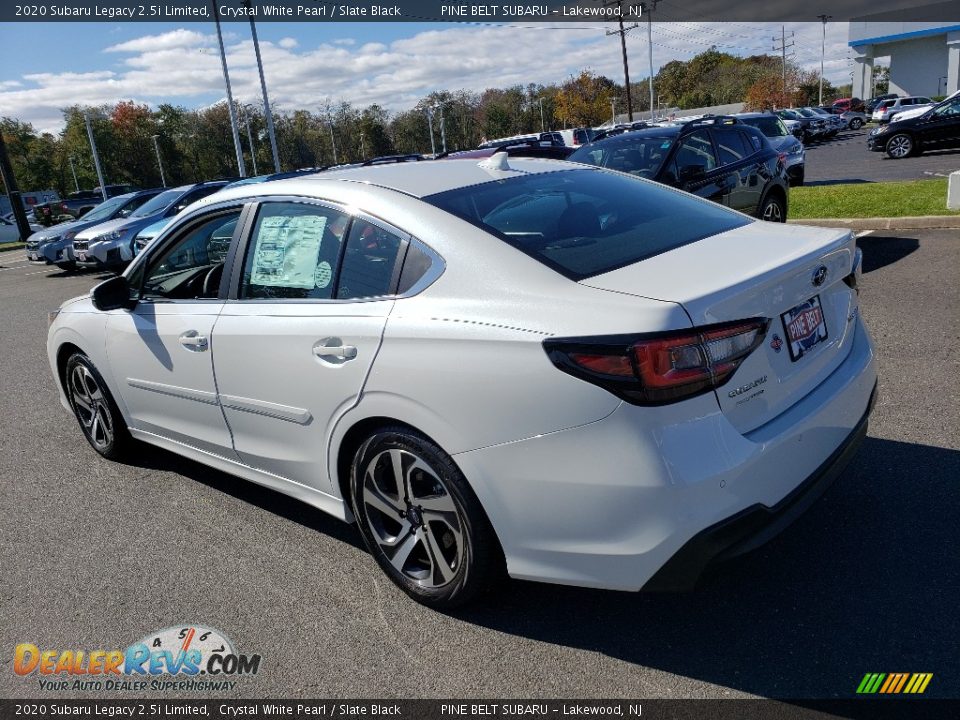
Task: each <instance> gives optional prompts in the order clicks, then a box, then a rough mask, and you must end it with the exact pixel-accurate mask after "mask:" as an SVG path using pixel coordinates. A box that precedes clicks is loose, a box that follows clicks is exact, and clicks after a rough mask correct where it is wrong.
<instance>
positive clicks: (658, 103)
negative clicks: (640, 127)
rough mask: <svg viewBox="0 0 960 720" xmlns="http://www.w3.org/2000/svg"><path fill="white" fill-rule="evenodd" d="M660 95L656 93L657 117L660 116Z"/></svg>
mask: <svg viewBox="0 0 960 720" xmlns="http://www.w3.org/2000/svg"><path fill="white" fill-rule="evenodd" d="M662 97H663V95H661V94H660V93H657V118H659V117H660V98H662Z"/></svg>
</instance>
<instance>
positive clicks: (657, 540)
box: [454, 317, 877, 591]
mask: <svg viewBox="0 0 960 720" xmlns="http://www.w3.org/2000/svg"><path fill="white" fill-rule="evenodd" d="M853 322H856V328H855V330H854V331H853V332H851V333H850V334H851V336H852V344H851V346H850V350H849V352H848V354H847V356H846V358H845V359H844V360H843V362H842V363H841V364H840V365H839V366H838V367H837V368H836V369H835V370H834V371H833V372H832V373H831V375H830V376H828V377H827V378H826V379H825V380H824V381H823V382H822V383H821V384H820V385H819V386H818V387H817V388H816V389H815V390H813V391H812V392H811V393H809V394H808V395H807V396H805V397H803V398H799V399H798V400H797V402H795V403H794V405H793V406H792V407H790V408H789V409H787V410H785V411H784V412H782V413H781V414H780V415H779V416H777V417H776V418H774V419H772V420H771V421H769V422H768V423H766V424H765V425H763V426H761V427H759V428H756V429H754V430H752V431H750V432H747V433H740V432H738V431H737V430H736V429H735V428H734V427H733V426H732V425H731V424H730V422H729V421H728V420H727V419H726V417H725V416H724V415H723V413H722V412H720V411H719V408H718V405H717V401H716V397H715V396H713V395H703V396H700V397H697V398H692V399H690V400H687V401H684V402H683V403H678V404H676V405H666V406H662V407H656V408H650V407H636V406H632V405H627V404H622V405H620V406H619V407H618V408H617V409H616V410H615V411H614V412H613V413H611V414H610V415H609V416H607V417H606V418H604V419H602V420H598V421H596V422H593V423H589V424H587V425H583V426H581V427H578V428H572V429H569V430H564V431H560V432H556V433H548V434H545V435H541V436H538V437H534V438H529V439H526V440H521V441H517V442H513V443H505V444H502V445H496V446H492V447H488V448H481V449H478V450H473V451H470V452H464V453H459V454H456V455H454V460H455V461H456V462H457V463H458V464H459V466H460V468H461V469H462V470H463V472H464V474H465V475H466V477H467V478H468V479H469V481H470V483H471V485H472V486H473V487H474V489H475V491H476V493H477V496H478V497H479V499H480V501H481V503H482V504H483V506H484V508H485V510H486V511H487V514H488V516H489V518H490V521H491V523H492V524H493V526H494V529H495V530H496V532H497V534H498V537H499V539H500V542H501V545H502V547H503V550H504V554H505V556H506V559H507V568H508V571H509V573H510V575H511V576H513V577H516V578H521V579H529V580H538V581H544V582H555V583H562V584H570V585H580V586H587V587H599V588H608V589H618V590H632V591H636V590H640V589H643V588H646V587H649V588H650V589H654V588H657V587H660V588H663V587H670V586H672V587H690V585H691V584H692V582H693V581H694V580H695V578H696V576H697V575H698V574H699V572H700V571H701V570H702V569H703V567H704V565H705V564H706V563H707V562H709V560H710V559H711V558H713V557H715V556H717V555H718V554H720V555H732V554H734V553H736V552H742V551H743V550H745V549H746V548H748V547H752V546H753V545H754V544H756V543H757V542H759V541H762V540H764V539H766V538H767V537H768V536H772V534H774V532H775V531H776V530H779V529H780V528H781V527H784V526H786V525H787V524H788V522H789V520H791V519H792V518H793V517H794V516H795V515H797V514H799V513H800V512H802V511H803V510H804V509H805V508H806V507H807V506H808V505H809V504H810V503H812V501H813V500H814V499H815V498H816V497H817V495H818V494H819V492H822V489H823V488H825V487H826V485H828V484H829V482H831V481H832V480H833V479H834V478H835V477H836V475H838V474H839V473H840V472H841V471H842V468H843V465H844V464H845V463H846V461H847V460H849V458H850V456H852V454H853V452H854V451H855V448H856V445H857V443H858V440H859V438H860V436H861V435H862V431H863V428H864V427H865V426H864V421H865V417H866V415H867V414H868V413H869V408H870V407H871V406H872V402H873V393H874V389H875V387H876V381H877V374H876V365H875V358H874V353H873V347H872V343H871V340H870V337H869V334H868V333H867V330H866V328H865V327H864V326H863V324H862V322H861V320H860V319H859V317H857V318H856V320H854V321H853ZM698 538H699V539H698ZM751 538H752V539H751ZM688 546H689V547H688ZM689 548H693V549H689ZM675 556H676V557H677V558H678V559H676V560H674V559H673V558H674V557H675ZM661 571H662V572H663V575H660V573H661ZM658 576H659V577H658Z"/></svg>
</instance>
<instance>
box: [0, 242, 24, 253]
mask: <svg viewBox="0 0 960 720" xmlns="http://www.w3.org/2000/svg"><path fill="white" fill-rule="evenodd" d="M26 246H27V244H26V243H25V242H11V243H3V244H0V252H6V251H8V250H22V249H23V248H25V247H26Z"/></svg>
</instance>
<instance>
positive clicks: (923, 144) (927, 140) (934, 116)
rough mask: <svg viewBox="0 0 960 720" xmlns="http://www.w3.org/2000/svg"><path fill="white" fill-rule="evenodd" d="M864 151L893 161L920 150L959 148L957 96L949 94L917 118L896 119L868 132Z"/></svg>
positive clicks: (959, 121) (959, 108) (959, 107)
mask: <svg viewBox="0 0 960 720" xmlns="http://www.w3.org/2000/svg"><path fill="white" fill-rule="evenodd" d="M867 148H869V149H870V150H875V151H877V152H885V153H886V154H887V155H888V156H889V157H891V158H893V159H894V160H901V159H903V158H905V157H907V156H908V155H919V154H920V153H922V152H923V151H924V150H946V149H949V148H960V95H958V94H953V95H951V96H950V97H948V98H947V99H946V100H944V101H943V102H941V103H938V104H937V105H934V106H933V107H932V108H930V109H929V110H927V111H926V112H925V113H924V114H923V115H921V116H920V117H912V118H907V119H906V120H897V121H895V122H892V123H889V124H887V125H882V126H880V127H878V128H877V129H876V130H872V131H871V132H870V135H868V136H867Z"/></svg>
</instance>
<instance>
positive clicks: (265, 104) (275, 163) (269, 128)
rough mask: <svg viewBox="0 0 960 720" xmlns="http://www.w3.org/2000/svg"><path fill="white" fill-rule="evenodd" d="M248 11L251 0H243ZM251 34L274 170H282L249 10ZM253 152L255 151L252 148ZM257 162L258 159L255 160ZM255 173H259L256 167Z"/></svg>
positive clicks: (255, 35)
mask: <svg viewBox="0 0 960 720" xmlns="http://www.w3.org/2000/svg"><path fill="white" fill-rule="evenodd" d="M243 4H244V6H245V7H246V8H247V10H248V12H249V10H250V0H243ZM249 18H250V35H251V36H252V37H253V52H254V54H255V55H256V56H257V69H258V70H259V71H260V92H261V93H262V94H263V114H264V115H266V116H267V135H269V136H270V151H271V152H272V153H273V171H274V172H280V155H279V154H278V153H277V135H276V133H275V132H274V130H273V113H271V112H270V101H269V100H268V99H267V81H266V80H265V79H264V77H263V60H261V59H260V41H259V40H258V39H257V26H256V25H255V24H254V22H253V13H252V12H249ZM251 152H253V151H252V150H251ZM254 162H256V161H254ZM253 174H254V175H256V174H257V170H256V168H254V170H253Z"/></svg>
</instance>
